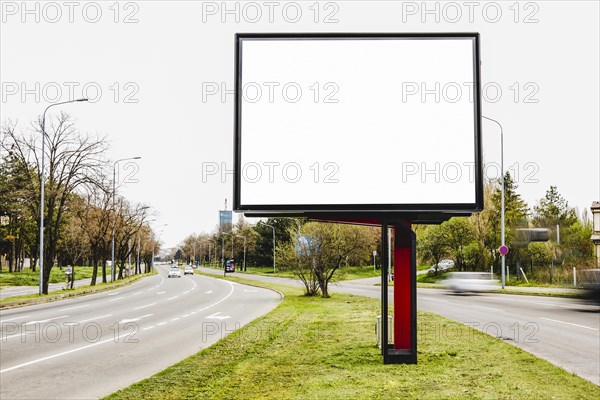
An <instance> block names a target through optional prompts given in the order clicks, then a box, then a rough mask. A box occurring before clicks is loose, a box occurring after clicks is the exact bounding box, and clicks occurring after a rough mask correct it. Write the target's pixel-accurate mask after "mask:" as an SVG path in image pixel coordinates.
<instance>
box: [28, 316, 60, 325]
mask: <svg viewBox="0 0 600 400" xmlns="http://www.w3.org/2000/svg"><path fill="white" fill-rule="evenodd" d="M67 317H68V315H62V316H60V317H55V318H48V319H44V320H42V321H31V322H27V323H26V324H25V325H31V324H42V323H44V322H48V321H54V320H57V319H63V318H67Z"/></svg>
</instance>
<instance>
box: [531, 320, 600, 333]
mask: <svg viewBox="0 0 600 400" xmlns="http://www.w3.org/2000/svg"><path fill="white" fill-rule="evenodd" d="M540 318H541V319H545V320H546V321H552V322H558V323H561V324H566V325H573V326H578V327H580V328H585V329H591V330H593V331H597V330H598V329H596V328H590V327H589V326H585V325H579V324H573V323H571V322H565V321H559V320H557V319H551V318H544V317H540Z"/></svg>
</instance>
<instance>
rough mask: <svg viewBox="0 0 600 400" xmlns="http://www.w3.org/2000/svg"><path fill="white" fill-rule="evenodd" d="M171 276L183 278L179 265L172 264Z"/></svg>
mask: <svg viewBox="0 0 600 400" xmlns="http://www.w3.org/2000/svg"><path fill="white" fill-rule="evenodd" d="M169 278H181V270H180V269H179V267H177V266H175V265H174V266H172V267H171V269H170V270H169Z"/></svg>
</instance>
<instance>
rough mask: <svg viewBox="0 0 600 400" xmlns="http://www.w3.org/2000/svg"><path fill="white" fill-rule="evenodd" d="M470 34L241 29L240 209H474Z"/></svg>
mask: <svg viewBox="0 0 600 400" xmlns="http://www.w3.org/2000/svg"><path fill="white" fill-rule="evenodd" d="M476 40H477V37H476V35H475V34H473V35H470V36H468V35H465V36H458V37H453V36H448V37H419V36H412V37H411V36H402V37H358V38H357V37H347V38H346V37H335V36H334V37H317V38H315V37H299V38H298V37H255V36H253V35H248V37H244V35H240V37H238V64H237V67H238V70H237V82H236V90H237V92H236V95H237V115H236V117H237V119H236V146H237V147H236V187H235V197H236V199H235V200H236V201H235V203H236V204H235V205H236V209H238V210H263V211H265V210H266V211H278V210H296V211H307V210H324V211H326V210H332V211H335V210H357V211H358V210H362V211H365V210H367V211H368V210H378V211H385V210H390V211H391V210H395V211H402V210H421V211H440V210H473V211H474V210H476V209H479V208H480V204H478V203H479V201H480V198H479V197H480V196H479V195H478V191H479V190H480V188H481V181H480V176H479V169H480V148H479V142H478V141H479V118H480V117H479V111H478V110H479V103H478V102H479V98H478V93H479V89H478V82H476V80H477V79H478V71H477V68H478V67H477V64H478V60H477V57H478V55H477V42H476Z"/></svg>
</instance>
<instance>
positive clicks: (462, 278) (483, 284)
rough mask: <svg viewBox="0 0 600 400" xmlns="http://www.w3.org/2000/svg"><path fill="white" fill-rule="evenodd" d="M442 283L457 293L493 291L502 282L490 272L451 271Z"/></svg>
mask: <svg viewBox="0 0 600 400" xmlns="http://www.w3.org/2000/svg"><path fill="white" fill-rule="evenodd" d="M442 283H443V284H444V285H445V286H446V287H448V288H449V289H451V290H453V291H454V292H456V293H467V292H491V291H493V290H496V289H498V288H499V284H500V282H499V281H498V279H494V277H493V275H492V274H491V273H490V272H450V274H449V275H448V278H447V279H445V280H444V281H443V282H442Z"/></svg>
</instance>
